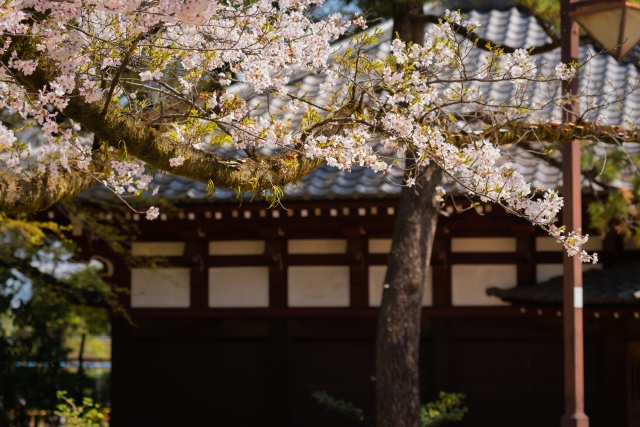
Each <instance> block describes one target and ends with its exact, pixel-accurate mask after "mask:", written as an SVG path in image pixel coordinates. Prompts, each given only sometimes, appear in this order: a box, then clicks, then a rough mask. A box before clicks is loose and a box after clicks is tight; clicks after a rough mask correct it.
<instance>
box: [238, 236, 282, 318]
mask: <svg viewBox="0 0 640 427" xmlns="http://www.w3.org/2000/svg"><path fill="white" fill-rule="evenodd" d="M261 235H262V237H263V238H264V239H265V240H266V244H265V249H264V250H265V255H264V258H266V259H267V261H268V264H267V265H268V266H269V307H270V308H273V309H284V308H286V307H287V300H288V296H287V268H286V262H287V254H286V248H285V245H286V241H285V240H284V232H283V231H282V229H281V228H268V229H263V230H262V231H261ZM245 265H246V264H245Z"/></svg>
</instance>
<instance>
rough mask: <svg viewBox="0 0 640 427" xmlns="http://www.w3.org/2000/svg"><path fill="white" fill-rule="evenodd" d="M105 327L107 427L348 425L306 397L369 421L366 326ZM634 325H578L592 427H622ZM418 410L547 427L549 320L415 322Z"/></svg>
mask: <svg viewBox="0 0 640 427" xmlns="http://www.w3.org/2000/svg"><path fill="white" fill-rule="evenodd" d="M135 322H136V325H135V326H131V325H130V324H128V323H127V322H126V320H124V319H121V318H115V319H114V321H113V373H112V390H113V397H112V405H113V413H112V415H113V422H112V427H134V426H135V427H138V426H146V425H153V426H154V427H163V426H167V427H175V426H181V427H201V426H202V427H204V426H212V425H221V426H227V425H229V426H231V425H232V426H234V427H235V426H238V427H241V426H252V427H253V426H278V427H280V426H283V427H286V426H301V427H316V426H318V427H320V426H322V427H327V426H331V427H341V426H345V427H348V426H356V425H357V424H356V423H354V422H353V421H350V420H347V419H345V418H343V417H341V416H340V415H338V414H335V413H332V412H328V411H326V410H325V409H323V408H322V407H320V406H318V405H317V404H316V403H315V402H314V400H313V399H312V398H311V397H310V395H311V393H312V392H313V391H316V390H326V391H327V392H329V393H330V394H332V395H334V396H335V397H339V398H343V399H345V400H348V401H351V402H353V403H354V404H356V405H358V406H360V407H362V408H363V409H365V411H366V412H367V413H369V414H373V412H374V390H375V384H374V382H373V381H372V379H371V377H372V376H373V375H375V372H374V366H375V364H374V357H375V354H374V347H375V322H376V320H375V318H322V319H318V318H315V319H314V318H308V319H283V318H273V319H233V318H225V319H212V318H198V319H138V320H136V321H135ZM639 323H640V321H638V320H636V319H634V318H633V317H626V318H620V319H613V318H611V319H594V318H591V319H585V330H586V343H585V354H586V399H587V401H586V409H587V413H588V415H589V417H590V419H591V426H592V427H597V426H602V427H605V426H606V427H610V426H611V427H616V426H620V427H627V426H628V425H629V424H628V420H626V418H627V415H626V414H627V413H628V412H627V409H626V407H625V405H626V402H627V399H626V387H627V384H626V382H627V381H626V379H627V375H626V369H627V366H626V363H625V360H626V359H625V358H626V353H627V344H628V343H629V342H632V341H640V326H639V325H638V324H639ZM422 329H423V342H422V347H421V360H420V364H421V371H422V388H423V390H422V391H423V400H424V401H425V402H426V401H428V400H431V399H434V398H435V396H436V394H437V392H438V391H439V390H446V391H457V392H463V393H466V394H467V395H468V398H467V405H468V407H469V413H468V415H467V417H466V419H465V420H464V422H463V423H462V424H461V425H462V426H492V427H503V426H504V427H507V426H509V427H512V426H518V427H528V426H531V427H534V426H535V427H539V426H553V425H557V424H558V422H559V417H560V415H561V413H562V407H563V406H562V387H563V384H562V378H563V376H562V360H563V358H562V336H561V332H562V326H561V319H560V318H552V317H539V318H535V317H526V318H525V317H523V318H490V317H485V318H455V317H453V318H452V317H449V318H433V319H428V318H427V319H424V320H423V328H422Z"/></svg>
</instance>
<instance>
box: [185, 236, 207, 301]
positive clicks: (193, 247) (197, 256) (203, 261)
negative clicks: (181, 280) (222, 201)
mask: <svg viewBox="0 0 640 427" xmlns="http://www.w3.org/2000/svg"><path fill="white" fill-rule="evenodd" d="M181 234H182V237H183V238H184V240H185V253H184V256H186V257H188V258H189V259H190V260H191V261H192V262H193V265H192V266H191V269H190V271H189V289H190V297H189V298H190V305H189V306H190V308H191V309H206V308H208V307H209V286H208V283H209V263H208V261H207V260H208V259H209V242H208V239H207V238H206V237H207V236H206V234H205V233H203V232H202V231H201V230H200V229H197V230H183V231H182V233H181Z"/></svg>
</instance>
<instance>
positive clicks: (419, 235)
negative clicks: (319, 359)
mask: <svg viewBox="0 0 640 427" xmlns="http://www.w3.org/2000/svg"><path fill="white" fill-rule="evenodd" d="M441 182H442V171H441V170H440V168H439V167H438V166H436V165H429V166H427V167H426V168H425V170H424V177H423V178H422V179H420V180H419V181H418V184H416V186H415V187H413V188H407V187H405V188H403V189H402V193H401V195H400V205H399V208H398V214H397V217H396V225H395V230H394V232H393V244H392V246H391V253H390V254H389V262H388V268H387V274H386V277H385V285H384V287H383V292H382V305H381V306H380V314H379V317H378V336H377V342H376V353H377V354H376V419H377V425H378V427H420V377H419V372H418V349H419V346H420V317H421V309H422V293H423V288H424V281H425V277H426V274H427V269H428V266H429V260H430V258H431V250H432V246H433V239H434V236H435V232H436V224H437V222H438V211H439V203H438V201H437V200H436V187H437V186H438V185H440V183H441Z"/></svg>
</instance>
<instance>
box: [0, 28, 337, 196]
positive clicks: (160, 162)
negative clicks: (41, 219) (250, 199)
mask: <svg viewBox="0 0 640 427" xmlns="http://www.w3.org/2000/svg"><path fill="white" fill-rule="evenodd" d="M14 50H15V51H16V52H17V53H18V57H20V58H21V59H23V60H37V61H38V67H37V69H36V70H35V72H34V73H33V74H30V75H28V76H25V75H24V74H22V73H16V77H17V78H18V79H19V80H20V82H21V84H23V85H25V86H27V87H29V88H30V89H31V90H33V91H37V90H39V89H41V88H43V87H45V86H47V85H48V83H49V82H51V81H53V80H54V79H55V78H56V77H57V76H58V75H60V70H59V69H58V68H57V67H56V66H55V64H54V62H53V61H52V60H51V59H49V58H48V57H47V56H46V55H44V54H42V53H40V52H38V51H37V49H36V40H35V38H31V37H21V36H19V37H15V38H14V40H13V41H12V43H11V49H8V51H7V53H5V54H4V55H2V56H1V57H0V61H2V62H3V63H4V64H8V61H9V59H10V57H11V52H12V51H14ZM101 110H102V109H101V108H100V105H99V103H98V102H96V103H91V104H89V103H87V102H85V101H84V99H83V98H82V97H80V96H79V94H78V93H77V91H76V92H74V94H73V95H72V96H71V97H70V99H69V103H68V105H67V107H66V108H65V109H64V111H63V113H64V115H65V116H66V117H69V118H70V119H72V120H74V121H76V122H78V123H80V124H81V125H82V126H83V127H84V128H85V129H87V130H89V131H91V132H93V133H94V135H95V137H97V138H99V139H100V140H101V141H105V142H106V143H107V144H108V145H109V146H111V147H114V148H117V149H125V148H126V151H127V152H128V153H129V154H131V155H133V156H134V157H136V158H138V159H140V160H143V161H145V162H146V163H147V164H148V165H149V166H150V167H153V168H157V169H160V170H168V169H169V159H171V158H174V157H178V156H182V157H184V158H185V162H184V164H183V165H182V166H178V167H175V168H172V169H171V172H172V173H175V174H176V175H181V176H184V177H187V178H191V179H194V180H196V181H200V182H204V183H208V182H209V181H212V182H213V184H214V185H215V186H216V187H220V188H229V189H235V190H239V191H256V190H264V189H269V188H272V187H274V186H284V185H286V184H288V183H290V182H294V181H297V180H298V179H300V178H302V177H303V176H304V175H306V174H307V173H309V172H310V171H311V170H313V169H314V168H316V167H317V166H319V165H320V164H321V163H322V160H319V159H308V158H306V157H305V156H301V155H297V154H293V155H292V154H291V153H282V154H280V155H276V156H256V157H255V158H251V159H236V158H230V157H226V156H221V155H217V154H214V153H208V152H204V151H202V150H198V149H196V148H193V147H191V146H180V145H178V144H177V143H176V142H175V140H173V139H172V138H171V137H170V136H168V135H163V134H161V133H160V132H158V131H157V130H156V129H154V128H152V127H151V126H149V125H147V124H146V123H144V122H141V121H139V120H135V119H133V118H132V117H129V116H125V115H121V114H120V113H119V111H118V110H112V111H109V112H107V114H106V115H104V116H101ZM332 128H333V127H332ZM330 131H331V129H328V130H327V132H330ZM41 179H43V178H39V180H41ZM48 179H50V178H48ZM25 184H26V183H25ZM79 187H80V186H77V187H75V188H79ZM13 188H16V187H15V186H14V187H13ZM24 188H25V190H27V187H26V186H25V187H24ZM28 190H31V191H34V190H36V188H35V185H34V186H30V187H28ZM38 194H39V193H38ZM75 194H77V193H75ZM75 194H74V195H75ZM34 198H35V197H30V199H34ZM57 200H60V198H59V199H57ZM38 207H40V206H38Z"/></svg>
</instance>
